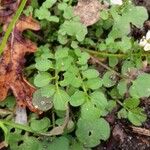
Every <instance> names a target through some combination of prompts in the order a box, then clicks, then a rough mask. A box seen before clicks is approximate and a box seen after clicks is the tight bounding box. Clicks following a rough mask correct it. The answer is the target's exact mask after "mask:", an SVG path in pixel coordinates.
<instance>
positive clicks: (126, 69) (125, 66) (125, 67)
mask: <svg viewBox="0 0 150 150" xmlns="http://www.w3.org/2000/svg"><path fill="white" fill-rule="evenodd" d="M133 69H135V64H134V63H133V62H132V61H124V62H123V65H122V69H121V73H122V74H123V75H124V74H127V73H128V72H130V71H132V70H133Z"/></svg>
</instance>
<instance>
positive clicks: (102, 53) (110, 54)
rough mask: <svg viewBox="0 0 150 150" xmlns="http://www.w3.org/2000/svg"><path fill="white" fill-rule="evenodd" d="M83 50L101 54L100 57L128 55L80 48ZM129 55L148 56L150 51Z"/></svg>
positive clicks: (97, 54)
mask: <svg viewBox="0 0 150 150" xmlns="http://www.w3.org/2000/svg"><path fill="white" fill-rule="evenodd" d="M82 50H83V51H86V52H88V53H89V54H93V55H96V56H102V57H117V58H127V57H128V56H130V55H129V54H112V53H107V52H98V51H95V50H90V49H84V48H82ZM131 56H141V57H142V56H150V53H133V54H131Z"/></svg>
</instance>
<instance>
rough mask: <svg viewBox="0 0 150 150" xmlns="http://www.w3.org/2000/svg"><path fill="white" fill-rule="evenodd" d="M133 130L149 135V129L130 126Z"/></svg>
mask: <svg viewBox="0 0 150 150" xmlns="http://www.w3.org/2000/svg"><path fill="white" fill-rule="evenodd" d="M131 128H132V130H133V132H135V133H138V134H140V135H145V136H149V137H150V130H148V129H145V128H139V127H133V126H131Z"/></svg>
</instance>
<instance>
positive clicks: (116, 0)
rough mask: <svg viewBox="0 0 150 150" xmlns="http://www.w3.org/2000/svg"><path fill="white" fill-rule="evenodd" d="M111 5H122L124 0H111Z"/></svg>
mask: <svg viewBox="0 0 150 150" xmlns="http://www.w3.org/2000/svg"><path fill="white" fill-rule="evenodd" d="M110 4H111V5H122V4H123V2H122V0H110Z"/></svg>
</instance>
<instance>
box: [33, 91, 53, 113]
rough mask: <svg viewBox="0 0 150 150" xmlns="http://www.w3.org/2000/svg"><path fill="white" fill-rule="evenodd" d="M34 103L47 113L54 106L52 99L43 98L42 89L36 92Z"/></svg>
mask: <svg viewBox="0 0 150 150" xmlns="http://www.w3.org/2000/svg"><path fill="white" fill-rule="evenodd" d="M32 103H33V105H34V106H35V107H36V108H38V109H40V110H42V111H47V110H49V109H51V108H52V106H53V103H52V99H51V98H47V97H44V96H42V94H41V90H40V89H39V90H37V91H35V92H34V94H33V99H32Z"/></svg>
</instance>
